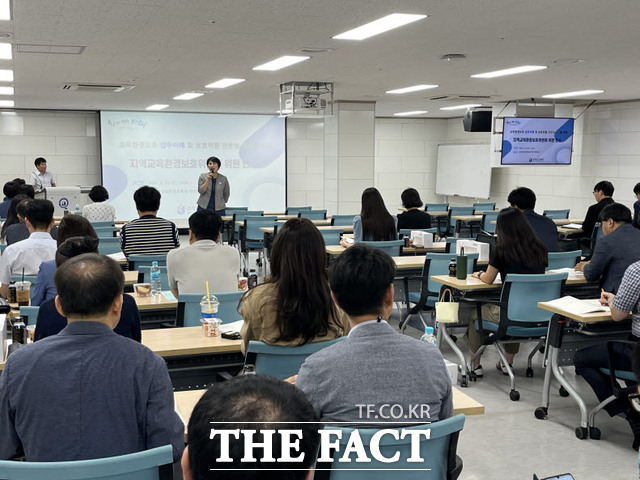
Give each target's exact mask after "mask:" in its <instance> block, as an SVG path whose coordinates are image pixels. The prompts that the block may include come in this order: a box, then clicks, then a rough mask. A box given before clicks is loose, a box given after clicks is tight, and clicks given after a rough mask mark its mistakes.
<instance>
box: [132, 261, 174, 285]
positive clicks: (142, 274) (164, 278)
mask: <svg viewBox="0 0 640 480" xmlns="http://www.w3.org/2000/svg"><path fill="white" fill-rule="evenodd" d="M158 267H159V268H160V287H161V288H162V289H163V290H169V274H168V273H167V266H166V265H158ZM150 282H151V265H138V283H150Z"/></svg>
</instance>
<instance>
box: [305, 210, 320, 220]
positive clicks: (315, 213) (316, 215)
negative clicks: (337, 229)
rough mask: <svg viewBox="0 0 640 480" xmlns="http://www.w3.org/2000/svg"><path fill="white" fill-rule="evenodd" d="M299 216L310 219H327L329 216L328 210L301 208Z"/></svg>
mask: <svg viewBox="0 0 640 480" xmlns="http://www.w3.org/2000/svg"><path fill="white" fill-rule="evenodd" d="M298 217H300V218H307V219H309V220H325V219H326V218H327V211H326V210H300V212H298Z"/></svg>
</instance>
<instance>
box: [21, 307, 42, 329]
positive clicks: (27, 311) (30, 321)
mask: <svg viewBox="0 0 640 480" xmlns="http://www.w3.org/2000/svg"><path fill="white" fill-rule="evenodd" d="M39 310H40V307H20V316H21V317H22V320H23V321H24V324H25V325H35V324H36V320H37V319H38V311H39Z"/></svg>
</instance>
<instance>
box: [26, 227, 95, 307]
mask: <svg viewBox="0 0 640 480" xmlns="http://www.w3.org/2000/svg"><path fill="white" fill-rule="evenodd" d="M84 236H89V237H93V238H95V239H97V238H98V235H97V234H96V231H95V230H94V229H93V226H92V225H91V223H89V221H88V220H87V219H86V218H84V217H81V216H80V215H65V216H64V217H62V220H60V225H59V227H58V234H57V235H56V245H57V246H58V248H60V245H62V243H63V242H64V241H65V240H66V239H67V238H71V237H84ZM92 251H93V250H92ZM82 253H87V252H82ZM96 253H97V250H96ZM78 255H79V254H78ZM55 273H56V261H55V259H54V260H48V261H46V262H42V263H41V264H40V268H39V269H38V277H37V278H36V281H35V282H34V284H33V285H31V305H32V306H34V307H37V306H38V305H40V304H42V303H43V302H44V301H45V300H49V299H50V298H54V297H55V296H56V295H57V294H58V292H57V291H56V285H55V283H54V282H53V275H54V274H55Z"/></svg>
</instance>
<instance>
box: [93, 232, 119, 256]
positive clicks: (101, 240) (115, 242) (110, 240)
mask: <svg viewBox="0 0 640 480" xmlns="http://www.w3.org/2000/svg"><path fill="white" fill-rule="evenodd" d="M98 252H100V253H101V254H102V255H111V254H112V253H120V252H122V249H121V248H120V239H119V238H118V237H101V236H98Z"/></svg>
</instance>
